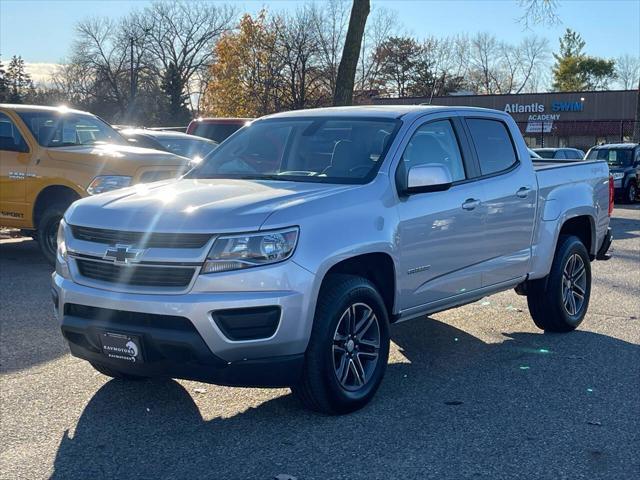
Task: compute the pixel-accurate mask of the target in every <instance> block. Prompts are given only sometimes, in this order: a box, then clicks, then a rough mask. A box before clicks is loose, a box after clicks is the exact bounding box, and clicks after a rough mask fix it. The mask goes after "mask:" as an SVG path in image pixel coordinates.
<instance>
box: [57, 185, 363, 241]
mask: <svg viewBox="0 0 640 480" xmlns="http://www.w3.org/2000/svg"><path fill="white" fill-rule="evenodd" d="M356 187H357V186H356V185H329V184H319V183H306V182H280V181H256V180H235V179H234V180H231V179H215V180H202V179H180V180H177V181H169V182H156V183H152V184H147V185H135V186H133V187H129V188H125V189H122V190H116V191H113V192H108V193H104V194H102V195H96V196H94V197H88V198H85V199H82V200H79V201H77V202H75V203H74V204H73V205H72V206H71V207H70V208H69V210H67V213H66V214H65V219H66V221H67V223H70V224H72V225H82V226H87V227H96V228H104V229H119V230H131V231H155V232H190V233H225V232H242V231H250V230H257V229H259V228H260V226H261V225H262V224H263V223H264V221H265V220H266V219H267V217H268V216H269V214H271V213H272V212H273V211H275V210H276V209H280V208H286V207H287V205H300V204H302V203H306V202H310V201H313V200H316V199H319V198H324V197H327V196H330V195H335V194H337V193H338V192H342V191H345V190H348V189H352V188H356Z"/></svg>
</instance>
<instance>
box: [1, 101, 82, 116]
mask: <svg viewBox="0 0 640 480" xmlns="http://www.w3.org/2000/svg"><path fill="white" fill-rule="evenodd" d="M0 108H6V109H7V110H13V111H16V112H59V113H62V112H72V113H82V114H85V115H92V113H90V112H84V111H82V110H75V109H73V108H69V107H67V106H65V105H59V106H57V107H48V106H45V105H23V104H21V103H0Z"/></svg>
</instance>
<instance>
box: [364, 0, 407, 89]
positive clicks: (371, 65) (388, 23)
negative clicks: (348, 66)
mask: <svg viewBox="0 0 640 480" xmlns="http://www.w3.org/2000/svg"><path fill="white" fill-rule="evenodd" d="M396 30H397V19H396V16H395V15H394V13H393V12H392V11H390V10H388V9H386V8H380V7H375V8H372V13H371V18H370V20H369V21H368V22H367V27H366V28H365V31H364V38H363V39H362V49H361V52H360V60H359V62H358V69H357V74H356V84H355V88H356V90H359V91H361V92H364V91H366V90H374V89H376V88H377V87H378V79H379V76H380V71H381V67H382V65H381V64H380V61H379V58H378V56H376V52H377V51H378V49H379V48H380V46H381V45H382V44H383V43H384V42H385V41H386V40H388V39H389V38H390V37H391V36H392V35H393V34H394V33H395V32H396Z"/></svg>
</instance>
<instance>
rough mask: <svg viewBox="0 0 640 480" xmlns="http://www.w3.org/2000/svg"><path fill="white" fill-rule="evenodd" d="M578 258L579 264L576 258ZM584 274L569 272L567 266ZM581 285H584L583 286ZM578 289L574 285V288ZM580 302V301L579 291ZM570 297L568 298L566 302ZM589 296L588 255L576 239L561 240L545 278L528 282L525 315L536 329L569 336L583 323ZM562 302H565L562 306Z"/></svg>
mask: <svg viewBox="0 0 640 480" xmlns="http://www.w3.org/2000/svg"><path fill="white" fill-rule="evenodd" d="M576 256H577V258H579V260H578V259H577V258H576ZM571 261H574V262H575V263H574V264H573V265H577V266H579V263H580V261H581V262H582V265H583V267H584V273H583V274H581V275H580V277H579V278H578V272H577V271H576V272H575V274H573V273H572V274H571V275H566V272H567V271H569V272H571V271H572V270H571V264H570V262H571ZM576 268H578V267H576ZM583 281H584V282H583ZM577 282H579V287H580V288H578V287H577V286H576V285H578V283H577ZM581 290H582V300H581V301H580V293H579V292H580V291H581ZM570 296H571V298H570ZM590 296H591V263H590V260H589V253H588V252H587V249H586V248H585V246H584V244H583V243H582V242H581V241H580V239H579V238H578V237H575V236H572V235H571V236H561V237H560V239H559V240H558V248H557V249H556V254H555V256H554V259H553V263H552V265H551V271H550V272H549V275H548V276H547V277H545V278H542V279H540V280H533V281H531V282H530V284H529V286H528V290H527V304H528V305H529V312H530V313H531V316H532V317H533V321H534V323H535V324H536V326H537V327H538V328H540V329H542V330H544V331H546V332H570V331H572V330H575V329H576V327H578V325H580V323H581V322H582V320H583V319H584V316H585V314H586V313H587V309H588V307H589V298H590ZM565 300H566V302H565Z"/></svg>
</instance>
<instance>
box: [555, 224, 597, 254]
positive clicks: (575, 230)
mask: <svg viewBox="0 0 640 480" xmlns="http://www.w3.org/2000/svg"><path fill="white" fill-rule="evenodd" d="M562 235H574V236H576V237H578V238H579V239H580V241H581V242H582V243H583V245H584V246H585V248H586V249H587V252H589V256H590V257H591V260H593V259H594V258H595V255H596V242H595V237H596V227H595V220H594V219H593V217H592V216H591V215H585V214H583V215H576V216H574V217H570V218H567V219H565V221H564V222H563V223H562V226H561V227H560V231H559V232H558V240H556V249H557V248H558V243H559V239H560V237H561V236H562Z"/></svg>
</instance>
